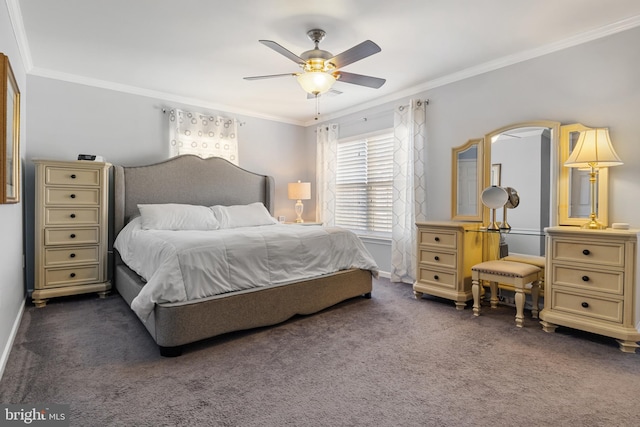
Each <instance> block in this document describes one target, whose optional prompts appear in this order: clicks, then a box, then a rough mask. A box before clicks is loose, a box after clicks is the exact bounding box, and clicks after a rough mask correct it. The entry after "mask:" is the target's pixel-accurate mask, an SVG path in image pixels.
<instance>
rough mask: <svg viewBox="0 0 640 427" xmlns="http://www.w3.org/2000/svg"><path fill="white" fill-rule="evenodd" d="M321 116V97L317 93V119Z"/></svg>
mask: <svg viewBox="0 0 640 427" xmlns="http://www.w3.org/2000/svg"><path fill="white" fill-rule="evenodd" d="M318 117H320V97H319V96H318V94H317V93H316V120H318Z"/></svg>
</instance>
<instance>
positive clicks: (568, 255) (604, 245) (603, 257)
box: [551, 239, 624, 267]
mask: <svg viewBox="0 0 640 427" xmlns="http://www.w3.org/2000/svg"><path fill="white" fill-rule="evenodd" d="M551 250H552V254H551V255H552V257H553V260H554V261H570V262H575V261H577V262H583V263H588V264H594V266H596V265H608V266H615V267H623V266H624V243H622V242H610V243H609V242H597V243H593V242H589V241H584V242H576V241H573V240H562V239H555V240H554V241H553V247H552V248H551Z"/></svg>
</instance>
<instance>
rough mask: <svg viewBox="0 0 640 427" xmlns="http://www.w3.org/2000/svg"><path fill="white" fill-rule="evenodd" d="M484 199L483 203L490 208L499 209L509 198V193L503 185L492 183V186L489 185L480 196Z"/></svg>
mask: <svg viewBox="0 0 640 427" xmlns="http://www.w3.org/2000/svg"><path fill="white" fill-rule="evenodd" d="M480 199H481V200H482V204H483V205H485V206H486V207H488V208H490V209H498V208H501V207H503V206H504V204H505V203H507V200H508V199H509V193H507V190H505V189H504V188H502V187H498V186H497V185H492V186H491V187H487V188H485V189H484V191H483V192H482V195H481V196H480Z"/></svg>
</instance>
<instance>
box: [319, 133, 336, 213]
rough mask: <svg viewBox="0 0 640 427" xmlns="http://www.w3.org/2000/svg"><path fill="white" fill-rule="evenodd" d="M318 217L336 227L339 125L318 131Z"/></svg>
mask: <svg viewBox="0 0 640 427" xmlns="http://www.w3.org/2000/svg"><path fill="white" fill-rule="evenodd" d="M316 143H317V144H316V145H317V153H316V189H317V190H316V216H317V218H318V221H320V222H322V223H323V225H325V226H334V225H335V209H336V173H337V171H338V169H337V166H338V125H337V124H329V125H324V126H319V127H318V128H317V129H316Z"/></svg>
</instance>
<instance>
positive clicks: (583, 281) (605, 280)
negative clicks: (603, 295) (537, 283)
mask: <svg viewBox="0 0 640 427" xmlns="http://www.w3.org/2000/svg"><path fill="white" fill-rule="evenodd" d="M553 270H554V271H553V273H554V274H553V285H554V286H555V285H562V286H570V287H574V288H576V289H588V290H591V291H599V292H608V293H612V294H616V295H622V294H623V293H624V273H623V272H621V271H620V272H615V271H612V272H608V271H595V270H585V269H583V268H577V267H567V266H558V265H554V266H553Z"/></svg>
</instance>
